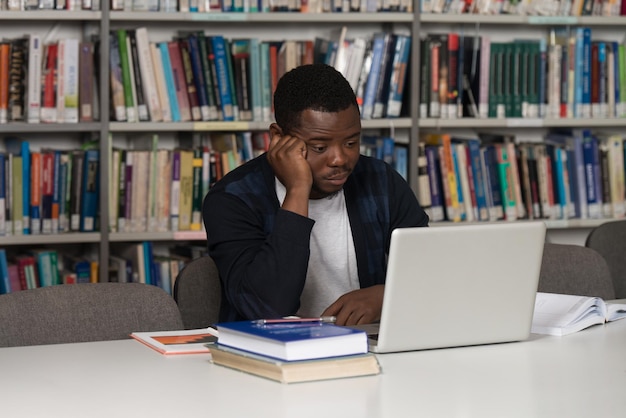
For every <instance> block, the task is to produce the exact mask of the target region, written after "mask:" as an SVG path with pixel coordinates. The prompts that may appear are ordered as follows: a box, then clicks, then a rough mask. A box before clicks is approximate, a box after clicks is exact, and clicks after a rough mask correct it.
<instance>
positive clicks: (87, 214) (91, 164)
mask: <svg viewBox="0 0 626 418" xmlns="http://www.w3.org/2000/svg"><path fill="white" fill-rule="evenodd" d="M99 172H100V152H99V151H98V150H96V149H89V150H86V151H85V161H84V166H83V181H82V193H81V204H80V230H81V231H82V232H93V231H95V230H96V215H97V213H98V190H99V184H98V182H99Z"/></svg>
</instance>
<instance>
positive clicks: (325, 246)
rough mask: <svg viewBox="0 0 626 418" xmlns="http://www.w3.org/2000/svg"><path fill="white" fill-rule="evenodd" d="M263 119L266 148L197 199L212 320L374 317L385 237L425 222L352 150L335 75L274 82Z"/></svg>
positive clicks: (307, 70)
mask: <svg viewBox="0 0 626 418" xmlns="http://www.w3.org/2000/svg"><path fill="white" fill-rule="evenodd" d="M274 113H275V117H276V123H272V124H271V126H270V129H269V130H270V134H271V143H270V146H269V150H268V152H267V153H265V154H264V155H262V156H260V157H258V158H255V159H254V160H252V161H250V162H248V163H247V164H245V165H243V166H241V167H239V168H237V169H235V170H233V171H232V172H231V173H229V174H228V175H226V176H225V177H224V178H223V179H222V180H220V181H219V182H217V183H216V184H215V186H214V187H213V188H212V189H211V190H210V192H209V193H208V194H207V196H206V198H205V200H204V206H203V218H204V223H205V226H206V230H207V238H208V245H209V254H210V255H211V256H212V257H213V259H214V260H215V263H216V264H217V267H218V270H219V272H220V276H221V280H222V307H221V312H220V317H221V320H224V321H226V320H240V319H255V318H276V317H282V316H287V315H299V316H304V317H310V316H315V317H317V316H320V315H322V316H326V315H334V316H336V318H337V323H338V324H340V325H354V324H364V323H371V322H374V321H377V320H379V319H380V313H381V309H382V299H383V291H384V281H385V271H386V267H387V265H386V258H387V253H388V251H389V241H390V236H391V231H392V230H393V229H395V228H401V227H411V226H427V225H428V216H427V215H426V213H425V212H424V211H423V209H422V208H421V207H420V206H419V204H418V202H417V200H416V198H415V195H414V194H413V192H412V191H411V189H410V188H409V186H408V185H407V183H406V182H405V181H404V180H403V179H402V177H401V176H400V175H399V174H398V173H397V172H396V171H395V170H394V169H393V168H391V167H390V166H389V165H387V164H385V163H384V162H382V161H380V160H377V159H373V158H369V157H365V156H361V155H360V154H359V145H360V136H361V120H360V115H359V108H358V105H357V102H356V97H355V95H354V92H353V91H352V88H351V87H350V84H349V83H348V82H347V81H346V79H345V78H344V77H343V76H342V75H341V74H340V73H339V72H337V71H336V70H335V69H334V68H332V67H330V66H327V65H320V64H316V65H306V66H302V67H298V68H296V69H294V70H292V71H290V72H288V73H287V74H285V75H284V76H283V77H282V78H281V79H280V81H279V83H278V86H277V88H276V92H275V93H274Z"/></svg>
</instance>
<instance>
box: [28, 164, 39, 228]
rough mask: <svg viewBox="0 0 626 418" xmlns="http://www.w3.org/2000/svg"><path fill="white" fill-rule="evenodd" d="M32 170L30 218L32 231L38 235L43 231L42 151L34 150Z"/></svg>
mask: <svg viewBox="0 0 626 418" xmlns="http://www.w3.org/2000/svg"><path fill="white" fill-rule="evenodd" d="M30 159H31V164H30V167H31V172H30V220H31V226H32V228H31V232H32V233H33V235H37V234H39V233H40V232H41V215H42V214H41V198H42V190H41V189H42V174H41V172H42V156H41V153H40V152H32V153H31V154H30Z"/></svg>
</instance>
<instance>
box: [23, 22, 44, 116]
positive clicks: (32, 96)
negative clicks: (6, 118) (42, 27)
mask: <svg viewBox="0 0 626 418" xmlns="http://www.w3.org/2000/svg"><path fill="white" fill-rule="evenodd" d="M42 50H43V46H42V44H41V37H40V36H39V35H35V34H31V35H30V36H29V41H28V87H27V89H28V90H27V91H28V93H27V96H26V97H27V103H26V118H27V121H28V123H39V122H40V118H39V114H40V110H41V65H42V62H41V60H42V55H43V54H42Z"/></svg>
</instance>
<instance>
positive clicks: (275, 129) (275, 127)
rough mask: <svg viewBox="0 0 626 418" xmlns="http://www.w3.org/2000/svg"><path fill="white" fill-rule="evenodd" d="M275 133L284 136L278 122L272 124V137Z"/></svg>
mask: <svg viewBox="0 0 626 418" xmlns="http://www.w3.org/2000/svg"><path fill="white" fill-rule="evenodd" d="M274 135H278V136H283V130H282V129H281V128H280V126H278V124H277V123H272V124H271V125H270V138H273V137H274Z"/></svg>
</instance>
